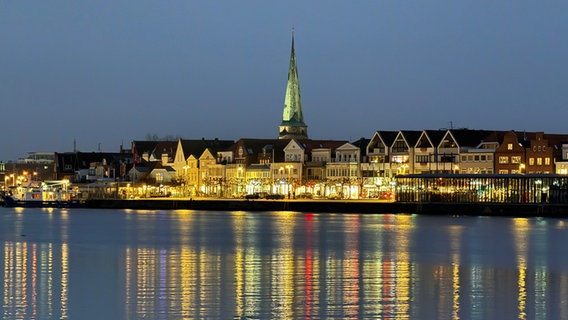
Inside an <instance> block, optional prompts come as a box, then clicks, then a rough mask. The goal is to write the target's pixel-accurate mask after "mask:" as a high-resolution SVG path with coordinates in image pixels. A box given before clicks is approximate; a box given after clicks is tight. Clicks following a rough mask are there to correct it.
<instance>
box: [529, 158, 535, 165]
mask: <svg viewBox="0 0 568 320" xmlns="http://www.w3.org/2000/svg"><path fill="white" fill-rule="evenodd" d="M529 166H534V158H529Z"/></svg>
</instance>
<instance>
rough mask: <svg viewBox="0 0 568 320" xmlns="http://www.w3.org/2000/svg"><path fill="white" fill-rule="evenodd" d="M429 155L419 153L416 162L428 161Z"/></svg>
mask: <svg viewBox="0 0 568 320" xmlns="http://www.w3.org/2000/svg"><path fill="white" fill-rule="evenodd" d="M429 158H430V156H428V155H420V156H416V162H417V163H428V162H429V161H428V160H429Z"/></svg>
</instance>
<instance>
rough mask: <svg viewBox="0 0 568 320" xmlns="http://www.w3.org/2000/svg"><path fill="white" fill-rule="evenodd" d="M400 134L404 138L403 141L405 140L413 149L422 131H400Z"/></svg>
mask: <svg viewBox="0 0 568 320" xmlns="http://www.w3.org/2000/svg"><path fill="white" fill-rule="evenodd" d="M400 132H401V133H402V135H403V136H404V139H406V142H407V143H408V145H409V146H411V147H414V146H415V145H416V143H417V142H418V139H419V138H420V135H422V131H418V130H401V131H400Z"/></svg>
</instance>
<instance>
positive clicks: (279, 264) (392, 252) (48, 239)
mask: <svg viewBox="0 0 568 320" xmlns="http://www.w3.org/2000/svg"><path fill="white" fill-rule="evenodd" d="M0 219H1V220H0V241H2V246H1V247H0V255H1V256H2V257H3V259H2V260H1V261H2V264H3V265H2V272H1V279H0V281H2V283H3V290H1V291H0V292H1V293H2V300H1V301H2V307H1V309H0V313H1V314H2V315H3V317H4V318H5V319H101V318H107V319H113V318H114V319H144V318H149V319H195V318H214V319H275V318H278V319H294V318H303V319H322V318H342V319H373V318H375V319H379V318H381V319H382V318H390V319H408V318H421V319H426V318H428V319H499V318H519V319H550V318H562V317H567V315H568V257H567V255H566V254H565V250H564V246H565V244H566V243H567V240H568V232H567V230H566V221H565V220H558V219H536V218H535V219H526V218H512V219H510V218H487V217H479V218H478V217H426V216H417V215H355V214H353V215H335V214H328V215H326V214H296V213H291V212H270V213H269V212H264V213H245V212H197V211H131V210H130V211H105V210H73V211H61V210H30V209H26V210H21V209H19V210H12V209H1V211H0Z"/></svg>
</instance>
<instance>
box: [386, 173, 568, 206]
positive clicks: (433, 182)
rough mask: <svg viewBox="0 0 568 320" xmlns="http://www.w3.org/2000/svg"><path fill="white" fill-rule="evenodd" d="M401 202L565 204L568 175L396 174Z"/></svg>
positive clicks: (567, 195)
mask: <svg viewBox="0 0 568 320" xmlns="http://www.w3.org/2000/svg"><path fill="white" fill-rule="evenodd" d="M396 180H397V183H396V185H397V186H396V199H397V200H398V201H402V202H454V203H477V202H488V203H515V204H518V203H566V202H567V201H568V177H566V176H564V175H555V174H491V175H488V174H477V175H472V174H465V175H464V174H422V175H405V176H398V177H396Z"/></svg>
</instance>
